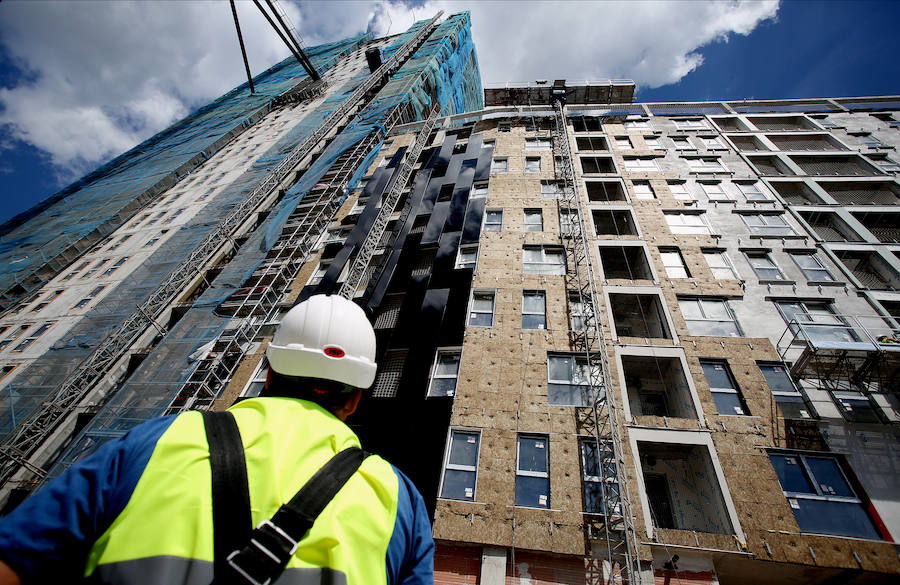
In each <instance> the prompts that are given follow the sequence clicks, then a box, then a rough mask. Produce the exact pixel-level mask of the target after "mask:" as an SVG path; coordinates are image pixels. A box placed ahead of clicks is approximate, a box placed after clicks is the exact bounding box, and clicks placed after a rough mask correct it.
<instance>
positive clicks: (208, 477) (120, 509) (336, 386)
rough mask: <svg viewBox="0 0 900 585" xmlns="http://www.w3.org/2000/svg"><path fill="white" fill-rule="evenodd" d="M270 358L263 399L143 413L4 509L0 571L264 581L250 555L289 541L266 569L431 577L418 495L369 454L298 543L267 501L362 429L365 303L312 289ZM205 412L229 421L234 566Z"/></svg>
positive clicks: (310, 577) (113, 579)
mask: <svg viewBox="0 0 900 585" xmlns="http://www.w3.org/2000/svg"><path fill="white" fill-rule="evenodd" d="M266 356H267V357H268V360H269V377H268V380H267V381H266V387H265V390H264V391H263V393H262V394H261V396H262V397H260V398H251V399H247V400H244V401H242V402H239V403H238V404H236V405H234V406H232V407H231V408H230V409H229V411H228V412H230V413H231V415H233V418H232V416H231V415H227V414H221V413H216V414H215V415H213V414H210V413H205V414H204V413H200V412H187V413H182V414H180V415H177V416H169V417H163V418H160V419H155V420H152V421H149V422H147V423H144V424H142V425H140V426H138V427H136V428H134V429H133V430H131V431H130V432H128V433H127V434H126V435H124V436H123V437H121V438H119V439H116V440H113V441H110V442H108V443H106V444H105V445H103V446H102V447H101V448H100V449H98V450H97V451H96V453H94V454H93V455H92V456H90V457H88V458H86V459H84V460H82V461H80V462H78V463H76V464H75V465H73V466H72V467H70V468H69V469H68V470H67V471H66V472H65V473H63V474H62V475H60V476H59V477H58V478H56V479H54V480H53V481H52V482H50V483H49V484H48V485H47V486H46V487H45V488H44V489H42V490H40V491H39V492H38V493H36V494H35V495H34V496H32V497H31V498H29V499H27V500H26V501H24V502H23V503H22V504H20V505H19V506H18V507H17V508H16V509H15V510H14V511H13V512H12V513H11V514H9V516H7V517H6V518H4V519H2V520H0V585H7V584H17V583H26V584H28V583H68V582H73V581H78V580H79V578H81V577H85V578H86V579H87V580H88V582H91V583H94V582H96V583H141V584H144V583H146V584H159V585H163V584H165V585H170V584H175V583H178V584H186V585H193V584H197V585H209V584H210V583H211V582H213V578H214V577H215V583H253V582H257V583H260V584H262V583H264V582H265V579H264V578H262V577H265V574H264V573H258V572H256V569H257V567H256V565H257V564H258V563H264V562H270V561H269V560H268V559H266V558H265V557H266V556H267V554H268V556H278V555H272V554H271V551H274V550H275V549H277V548H279V546H280V544H281V542H280V541H286V542H287V545H286V546H285V550H286V551H287V553H285V554H284V555H283V557H284V562H285V563H286V567H282V569H283V571H284V572H283V573H280V570H279V574H280V575H281V576H280V578H279V577H278V574H274V576H275V578H273V579H272V582H273V583H280V584H283V583H303V584H306V583H325V582H327V583H366V584H368V583H388V584H391V583H402V584H405V585H413V584H419V583H432V582H433V557H434V541H433V540H432V537H431V525H430V522H429V518H428V514H427V511H426V509H425V505H424V502H423V500H422V496H421V495H420V494H419V492H418V491H417V490H416V488H415V486H414V485H413V484H412V482H411V481H410V480H409V479H408V478H407V477H406V476H405V475H403V473H401V472H400V471H399V470H397V469H395V468H394V467H393V466H391V465H390V464H389V463H387V462H386V461H384V460H383V459H381V458H380V457H377V456H374V455H372V456H368V457H366V458H364V459H363V457H365V456H364V455H362V454H360V455H359V460H360V461H362V463H361V464H359V467H358V469H356V468H355V466H354V467H353V469H356V471H355V472H354V471H353V469H351V470H350V471H348V477H349V479H348V480H346V483H344V484H343V486H342V487H339V491H337V492H336V494H335V495H334V496H333V497H330V499H329V498H328V497H325V498H324V500H323V502H322V505H324V509H322V510H321V513H320V514H319V515H318V517H316V518H315V520H314V522H313V523H312V527H311V528H309V529H308V532H306V531H305V530H306V528H302V529H301V530H303V531H304V532H303V534H302V535H293V538H294V539H295V540H296V541H299V543H298V544H297V545H295V546H291V545H292V544H293V542H291V539H290V538H289V536H292V535H291V534H290V533H291V532H292V531H294V532H296V531H295V527H293V525H292V524H291V522H287V523H285V522H282V521H281V520H278V517H279V516H278V515H276V512H278V514H279V515H281V514H282V512H281V510H284V509H285V508H286V507H288V506H285V504H286V503H287V502H290V504H293V503H294V500H297V499H301V500H303V499H306V498H302V497H301V496H302V492H301V494H300V496H298V497H297V498H294V496H295V495H297V493H298V490H300V488H301V487H303V486H304V485H305V484H307V482H309V483H310V485H312V484H314V483H315V482H314V481H312V480H310V478H311V477H313V476H314V475H321V474H316V472H317V471H319V470H320V469H321V468H322V467H323V466H325V465H326V463H329V461H332V460H333V459H332V458H334V459H338V458H339V457H334V456H335V455H336V454H338V453H341V454H342V455H345V454H348V453H354V454H355V453H359V450H358V449H355V448H356V447H359V439H358V438H357V437H356V435H355V434H354V433H353V431H351V430H350V428H349V427H347V425H346V424H344V421H345V420H346V418H347V417H348V416H349V415H350V414H352V413H353V412H354V411H355V410H356V407H357V405H358V404H359V400H360V397H361V395H362V391H363V389H365V388H368V387H369V386H371V384H372V382H373V381H374V379H375V370H376V364H375V361H374V360H375V333H374V331H373V329H372V326H371V324H370V323H369V321H368V319H367V318H366V316H365V314H364V312H363V310H362V309H361V308H359V307H358V306H357V305H356V304H354V303H353V302H351V301H348V300H346V299H344V298H342V297H338V296H325V295H316V296H313V297H311V298H309V299H308V300H306V301H304V302H303V303H300V304H298V305H297V306H295V307H294V308H292V309H291V310H290V311H289V312H288V313H287V314H286V315H285V317H284V319H283V321H282V323H281V325H280V327H279V329H278V331H277V332H276V334H275V336H274V338H273V340H272V342H271V343H270V344H269V346H268V348H267V349H266ZM209 418H215V419H216V420H221V419H224V418H227V419H229V420H233V421H236V423H237V425H236V428H237V429H238V430H239V435H240V437H239V439H240V442H237V443H236V445H237V446H236V450H237V451H238V452H240V453H243V455H244V457H245V459H246V464H245V465H246V480H244V482H245V485H246V486H247V487H246V488H245V489H244V492H245V495H244V498H245V500H246V510H245V511H244V512H243V513H245V514H246V520H245V521H238V522H236V524H237V532H241V531H245V532H246V533H249V531H250V529H251V528H252V527H253V526H258V527H257V529H256V530H254V531H253V533H252V535H254V536H253V538H254V541H253V542H252V543H251V542H249V538H244V536H245V535H242V536H241V537H240V538H241V539H243V540H241V542H244V543H245V544H246V546H244V547H241V546H240V544H239V545H238V546H237V547H236V548H235V549H234V550H238V549H240V551H241V555H245V554H246V555H248V556H247V557H246V558H247V559H248V560H247V562H245V561H244V560H242V559H243V558H244V557H242V556H241V555H238V556H237V557H236V559H235V560H234V562H235V566H234V567H230V566H227V565H228V564H230V563H232V560H231V559H230V558H228V559H226V558H223V555H220V554H219V551H220V546H221V544H222V543H224V542H225V541H226V538H225V536H222V537H221V538H220V534H222V533H223V532H224V528H223V527H224V526H225V524H232V523H235V522H234V518H241V517H242V516H241V514H242V506H241V503H240V502H237V501H236V502H235V503H234V504H232V503H231V502H230V501H226V504H227V505H224V506H223V505H221V504H219V503H218V501H221V499H220V500H218V501H217V503H216V505H213V501H214V500H216V498H217V497H218V498H221V497H222V496H221V495H218V496H217V495H216V494H221V493H225V491H224V488H222V486H225V487H227V488H229V489H231V490H235V489H236V487H235V486H239V485H240V484H241V482H240V481H231V480H229V481H222V480H218V481H219V483H218V484H216V481H217V479H216V478H217V477H219V476H220V475H221V473H222V470H225V471H227V472H229V473H234V472H235V468H237V471H236V473H238V474H240V473H242V470H243V469H244V468H243V467H241V466H236V465H230V466H222V465H221V464H218V463H217V464H213V463H212V462H211V452H212V453H220V452H223V448H222V447H219V446H218V443H219V442H220V441H219V440H215V441H210V440H208V437H209V436H211V435H209V434H208V433H209V432H210V428H211V427H210V423H209V422H208V420H209ZM232 425H233V423H232ZM235 437H237V434H235ZM223 442H225V441H224V440H223ZM241 443H242V444H243V449H241ZM210 445H212V448H211V447H210ZM357 463H358V462H357ZM217 465H218V467H216V466H217ZM354 465H355V464H354ZM211 466H212V467H213V468H215V469H217V470H218V471H211ZM349 474H352V475H349ZM211 485H212V488H211ZM216 485H218V486H220V487H216ZM317 485H318V484H317ZM313 489H316V492H315V493H316V494H319V493H321V492H322V491H325V492H327V491H328V490H318V489H317V488H313ZM334 490H338V487H335V488H334ZM334 490H332V491H334ZM238 491H239V490H238ZM234 493H238V492H234ZM247 493H248V494H249V497H248V496H247ZM236 499H237V500H240V498H236ZM311 499H315V498H311ZM320 499H322V498H320ZM280 507H281V508H280ZM250 516H252V524H251V520H250ZM273 516H275V517H274V518H273ZM267 521H271V522H270V523H268V524H267ZM301 524H302V523H301ZM270 526H274V529H273V528H270ZM307 527H308V525H307ZM261 531H262V532H265V533H266V534H262V533H261ZM231 536H232V540H233V535H231ZM282 536H283V537H284V538H283V539H282ZM239 540H240V539H239ZM245 541H247V542H245ZM275 541H279V542H275ZM260 543H262V544H260ZM273 543H274V545H273ZM275 545H278V546H275ZM247 551H249V552H247ZM225 552H226V553H227V550H226V551H225ZM279 554H281V553H279ZM254 555H255V556H254ZM228 556H229V557H230V556H232V555H228ZM238 561H240V562H238ZM222 567H225V568H222ZM235 567H237V568H235ZM226 572H227V573H228V574H226ZM260 575H261V576H260Z"/></svg>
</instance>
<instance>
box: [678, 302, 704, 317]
mask: <svg viewBox="0 0 900 585" xmlns="http://www.w3.org/2000/svg"><path fill="white" fill-rule="evenodd" d="M678 307H679V308H680V309H681V313H682V315H684V318H685V319H702V318H703V313H702V312H701V311H700V304H699V303H698V302H697V301H695V300H688V299H681V300H679V301H678Z"/></svg>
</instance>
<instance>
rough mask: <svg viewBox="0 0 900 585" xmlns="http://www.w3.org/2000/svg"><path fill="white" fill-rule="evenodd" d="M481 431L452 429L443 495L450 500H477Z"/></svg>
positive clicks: (448, 445) (443, 482) (442, 489)
mask: <svg viewBox="0 0 900 585" xmlns="http://www.w3.org/2000/svg"><path fill="white" fill-rule="evenodd" d="M480 443H481V433H480V432H478V431H468V430H456V429H453V430H451V431H450V441H449V442H448V444H447V458H446V459H445V460H444V479H443V481H442V482H441V497H442V498H447V499H450V500H468V501H470V502H472V501H474V500H475V484H476V481H477V477H478V447H479V445H480Z"/></svg>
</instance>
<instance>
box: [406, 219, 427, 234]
mask: <svg viewBox="0 0 900 585" xmlns="http://www.w3.org/2000/svg"><path fill="white" fill-rule="evenodd" d="M429 219H431V215H430V214H425V215H417V216H416V219H414V220H413V224H412V228H411V229H410V230H409V233H410V234H422V233H425V226H427V225H428V220H429Z"/></svg>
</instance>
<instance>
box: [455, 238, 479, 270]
mask: <svg viewBox="0 0 900 585" xmlns="http://www.w3.org/2000/svg"><path fill="white" fill-rule="evenodd" d="M473 252H474V256H475V258H474V259H473V260H471V261H470V260H465V259H464V256H463V255H464V254H466V255H468V254H472V253H473ZM453 267H454V268H455V269H457V270H459V269H465V268H471V269H472V270H475V269H476V268H477V267H478V244H465V245H462V246H460V247H459V248H458V249H457V250H456V262H455V263H454V265H453Z"/></svg>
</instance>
